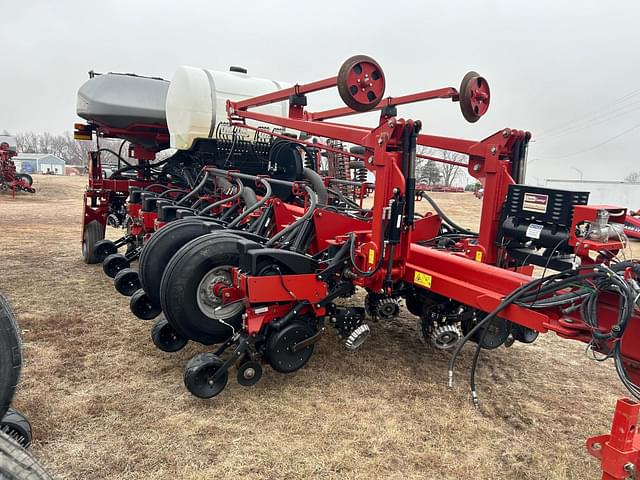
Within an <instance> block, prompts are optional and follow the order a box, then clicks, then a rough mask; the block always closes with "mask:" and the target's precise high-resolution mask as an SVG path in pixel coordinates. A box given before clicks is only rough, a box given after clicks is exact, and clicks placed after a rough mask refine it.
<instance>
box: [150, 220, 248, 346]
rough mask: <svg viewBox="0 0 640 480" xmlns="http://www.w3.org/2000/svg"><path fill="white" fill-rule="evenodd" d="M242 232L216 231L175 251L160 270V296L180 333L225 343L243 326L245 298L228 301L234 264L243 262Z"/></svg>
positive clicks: (192, 338) (237, 264) (172, 323)
mask: <svg viewBox="0 0 640 480" xmlns="http://www.w3.org/2000/svg"><path fill="white" fill-rule="evenodd" d="M239 240H240V238H239V237H237V236H236V235H233V234H230V233H226V232H222V231H221V232H214V233H210V234H208V235H205V236H203V237H199V238H196V239H195V240H192V241H191V242H189V243H187V244H186V245H185V246H183V247H182V248H181V249H180V251H178V253H176V254H175V255H174V256H173V258H172V259H171V261H170V262H169V264H168V265H167V268H166V269H165V272H164V275H163V276H162V283H161V286H160V302H161V305H162V311H163V312H164V314H165V317H166V318H167V321H168V322H169V323H170V324H171V325H173V327H174V328H175V329H176V331H178V332H180V334H182V335H184V336H185V337H187V338H189V339H190V340H194V341H196V342H200V343H204V344H213V343H222V342H224V341H225V340H227V339H228V338H229V337H230V336H231V335H233V333H234V332H235V331H238V330H240V328H242V314H243V313H244V304H243V303H242V302H241V301H232V302H228V303H227V302H226V301H225V295H226V292H225V290H226V289H227V288H229V287H231V286H232V281H231V269H232V268H233V267H237V266H239V265H240V255H239V253H238V241H239Z"/></svg>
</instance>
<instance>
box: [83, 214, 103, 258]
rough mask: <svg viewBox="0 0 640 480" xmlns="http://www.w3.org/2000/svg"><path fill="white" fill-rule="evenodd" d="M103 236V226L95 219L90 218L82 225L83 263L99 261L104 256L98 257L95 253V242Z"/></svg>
mask: <svg viewBox="0 0 640 480" xmlns="http://www.w3.org/2000/svg"><path fill="white" fill-rule="evenodd" d="M103 238H104V227H103V226H102V225H101V224H100V222H98V221H97V220H92V221H91V222H89V223H88V224H87V225H86V226H85V227H84V232H83V234H82V258H84V263H88V264H93V263H100V262H101V261H102V260H104V258H99V257H98V256H96V253H95V250H94V248H95V246H96V244H97V243H98V242H99V241H100V240H102V239H103Z"/></svg>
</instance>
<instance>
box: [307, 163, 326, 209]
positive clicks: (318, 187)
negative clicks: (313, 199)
mask: <svg viewBox="0 0 640 480" xmlns="http://www.w3.org/2000/svg"><path fill="white" fill-rule="evenodd" d="M302 175H303V176H304V178H306V179H307V180H309V182H311V185H312V186H313V189H314V190H315V192H316V194H317V195H318V203H319V204H320V205H327V203H329V192H328V191H327V187H325V185H324V182H323V181H322V177H321V176H320V175H319V174H318V173H317V172H315V171H313V170H311V169H310V168H306V167H305V168H303V169H302Z"/></svg>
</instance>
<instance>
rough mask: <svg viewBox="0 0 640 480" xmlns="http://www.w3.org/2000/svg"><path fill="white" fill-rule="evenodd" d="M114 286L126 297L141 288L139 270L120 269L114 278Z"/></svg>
mask: <svg viewBox="0 0 640 480" xmlns="http://www.w3.org/2000/svg"><path fill="white" fill-rule="evenodd" d="M113 286H114V287H116V290H117V291H118V293H121V294H122V295H124V296H125V297H130V296H131V295H133V294H134V293H135V292H136V291H137V290H140V277H139V276H138V272H136V271H135V270H132V269H130V268H124V269H122V270H120V271H119V272H118V273H117V275H116V276H115V278H114V279H113Z"/></svg>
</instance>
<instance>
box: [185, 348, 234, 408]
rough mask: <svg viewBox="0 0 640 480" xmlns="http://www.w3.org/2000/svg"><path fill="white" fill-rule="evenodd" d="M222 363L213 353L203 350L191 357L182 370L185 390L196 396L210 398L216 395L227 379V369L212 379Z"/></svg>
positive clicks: (225, 384) (224, 385)
mask: <svg viewBox="0 0 640 480" xmlns="http://www.w3.org/2000/svg"><path fill="white" fill-rule="evenodd" d="M223 363H224V362H223V361H222V359H220V357H218V356H217V355H215V354H213V353H208V352H205V353H200V354H198V355H196V356H195V357H193V358H192V359H191V360H189V363H187V367H186V368H185V371H184V385H185V387H187V390H189V392H190V393H191V394H192V395H195V396H196V397H198V398H212V397H215V396H216V395H218V394H219V393H220V392H222V390H224V387H226V386H227V381H228V380H229V372H228V371H226V372H224V373H221V374H220V376H219V377H218V378H217V379H215V380H214V379H213V376H214V375H215V373H216V372H217V371H218V369H219V368H220V367H221V366H222V364H223Z"/></svg>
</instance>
